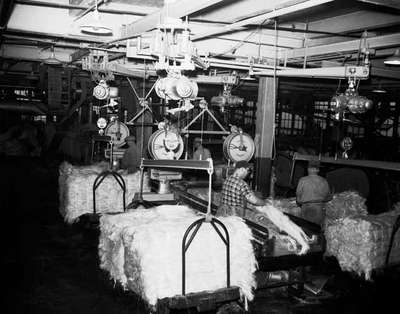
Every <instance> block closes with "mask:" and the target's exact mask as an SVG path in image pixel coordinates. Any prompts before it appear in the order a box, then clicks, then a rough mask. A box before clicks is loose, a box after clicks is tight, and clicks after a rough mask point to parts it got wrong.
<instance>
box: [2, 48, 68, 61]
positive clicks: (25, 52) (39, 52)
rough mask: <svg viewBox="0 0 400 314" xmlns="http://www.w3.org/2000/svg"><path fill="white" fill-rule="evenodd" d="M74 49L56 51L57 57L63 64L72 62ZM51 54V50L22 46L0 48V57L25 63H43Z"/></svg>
mask: <svg viewBox="0 0 400 314" xmlns="http://www.w3.org/2000/svg"><path fill="white" fill-rule="evenodd" d="M73 51H74V50H72V49H65V48H63V49H57V48H55V49H54V53H55V56H56V58H57V59H58V60H60V61H62V62H69V61H70V54H71V53H72V52H73ZM50 55H51V52H50V50H49V49H46V50H43V49H39V48H36V47H32V46H22V45H17V46H16V45H9V44H4V45H2V46H1V48H0V57H1V58H7V59H17V60H25V61H41V60H44V59H46V58H48V57H50Z"/></svg>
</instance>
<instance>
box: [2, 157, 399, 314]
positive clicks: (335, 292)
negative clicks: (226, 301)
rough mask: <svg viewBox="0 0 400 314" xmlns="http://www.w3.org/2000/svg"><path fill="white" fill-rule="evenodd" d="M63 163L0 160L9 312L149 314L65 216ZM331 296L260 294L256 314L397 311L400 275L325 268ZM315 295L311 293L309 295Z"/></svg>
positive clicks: (88, 236) (253, 306) (91, 236)
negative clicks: (370, 277)
mask: <svg viewBox="0 0 400 314" xmlns="http://www.w3.org/2000/svg"><path fill="white" fill-rule="evenodd" d="M57 167H58V163H57V162H56V161H50V162H49V161H47V162H46V161H44V160H31V159H1V160H0V191H1V194H0V195H1V199H0V204H1V209H2V214H3V216H2V218H3V219H2V227H1V228H0V229H1V232H2V237H1V239H2V244H3V245H2V247H3V258H2V270H3V276H2V283H3V288H6V289H5V292H3V297H4V298H5V300H6V303H5V307H3V311H2V312H3V313H4V312H5V313H40V314H45V313H49V314H50V313H51V314H58V313H60V314H64V313H65V314H67V313H72V314H78V313H85V314H92V313H93V314H95V313H107V314H114V313H115V314H117V313H118V314H125V313H126V314H128V313H129V314H132V313H138V314H140V313H149V310H148V309H147V308H146V306H145V304H143V302H142V301H141V300H140V299H139V298H137V297H136V296H135V295H134V294H132V293H129V292H123V291H121V290H120V289H118V288H116V287H114V286H113V283H112V282H111V281H110V280H108V278H107V275H106V274H104V273H102V272H101V271H100V269H99V267H98V259H97V247H96V243H97V236H96V234H95V233H93V232H89V231H87V230H86V231H85V229H84V228H82V227H81V226H79V225H73V226H67V225H66V224H64V222H63V221H62V218H61V217H60V215H59V214H58V204H57V203H58V200H57V198H58V196H57V175H58V168H57ZM318 271H321V273H324V274H327V275H329V276H330V280H329V281H328V282H327V284H326V286H325V291H327V293H328V292H329V297H326V298H322V297H321V298H319V299H314V300H311V299H308V302H305V301H304V298H298V297H295V296H293V295H292V294H290V293H288V290H287V289H286V288H276V289H269V290H264V289H261V290H259V291H257V292H256V298H255V300H254V301H253V302H251V303H250V312H251V313H255V314H261V313H263V314H264V313H395V312H396V311H394V310H390V311H389V310H386V309H387V308H388V307H389V306H396V305H397V302H396V301H397V300H396V298H397V295H398V293H397V291H398V288H399V283H400V280H399V279H400V275H399V272H398V271H391V272H387V273H383V274H380V275H379V276H377V277H376V278H375V281H374V282H365V281H363V280H359V279H357V278H353V277H352V276H350V275H349V274H346V273H342V272H340V271H339V270H338V269H337V267H335V266H334V265H333V266H332V265H328V264H321V269H314V270H313V272H314V273H315V272H318ZM309 296H310V295H309Z"/></svg>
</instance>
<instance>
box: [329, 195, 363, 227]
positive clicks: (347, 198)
mask: <svg viewBox="0 0 400 314" xmlns="http://www.w3.org/2000/svg"><path fill="white" fill-rule="evenodd" d="M360 214H362V215H366V214H368V211H367V206H366V205H365V198H363V197H362V196H360V194H358V193H357V192H353V191H346V192H342V193H338V194H335V195H334V196H333V198H332V200H331V201H329V202H328V203H327V205H326V220H327V223H328V224H329V223H331V222H333V221H334V220H336V219H341V218H345V217H349V216H352V215H360Z"/></svg>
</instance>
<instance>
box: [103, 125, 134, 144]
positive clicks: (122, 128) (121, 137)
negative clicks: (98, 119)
mask: <svg viewBox="0 0 400 314" xmlns="http://www.w3.org/2000/svg"><path fill="white" fill-rule="evenodd" d="M105 135H108V136H110V137H111V140H112V141H113V143H114V145H115V146H116V147H121V146H122V145H124V144H125V139H126V137H127V136H129V129H128V127H127V126H126V125H125V124H124V123H122V122H119V121H113V122H111V123H110V124H109V125H107V127H106V129H105Z"/></svg>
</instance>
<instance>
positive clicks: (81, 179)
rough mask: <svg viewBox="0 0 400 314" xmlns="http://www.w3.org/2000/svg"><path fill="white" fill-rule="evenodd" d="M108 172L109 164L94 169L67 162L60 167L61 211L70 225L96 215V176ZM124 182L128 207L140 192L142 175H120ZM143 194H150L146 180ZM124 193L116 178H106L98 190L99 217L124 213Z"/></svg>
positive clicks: (121, 173)
mask: <svg viewBox="0 0 400 314" xmlns="http://www.w3.org/2000/svg"><path fill="white" fill-rule="evenodd" d="M107 169H108V163H104V162H103V163H98V164H95V165H91V166H81V167H77V166H73V165H71V164H69V163H67V162H64V163H62V164H61V165H60V167H59V179H58V183H59V211H60V213H61V215H62V216H63V217H64V220H65V221H66V222H67V223H73V222H74V221H76V219H78V218H79V217H80V216H81V215H83V214H87V213H93V183H94V181H95V180H96V178H97V176H98V175H99V174H100V173H101V172H103V171H105V170H107ZM119 174H120V175H121V176H122V178H123V179H124V181H125V185H126V194H125V201H126V204H129V202H130V201H131V200H132V198H133V197H134V194H135V193H136V192H139V190H140V172H136V173H132V174H128V173H127V171H120V172H119ZM143 191H145V192H146V191H150V187H149V183H148V177H147V176H145V178H144V180H143ZM122 195H123V192H122V189H121V187H120V186H119V184H118V183H117V181H116V180H115V178H114V177H113V176H108V177H106V178H105V179H104V180H103V182H102V183H101V185H100V186H99V187H98V189H97V190H96V211H97V212H98V213H108V212H120V211H123V200H122Z"/></svg>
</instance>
